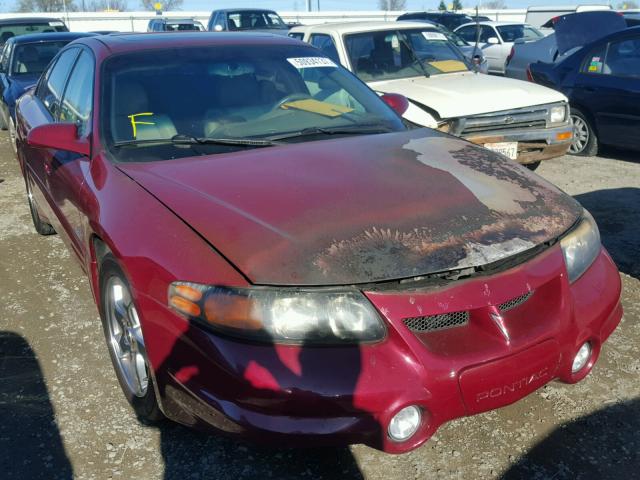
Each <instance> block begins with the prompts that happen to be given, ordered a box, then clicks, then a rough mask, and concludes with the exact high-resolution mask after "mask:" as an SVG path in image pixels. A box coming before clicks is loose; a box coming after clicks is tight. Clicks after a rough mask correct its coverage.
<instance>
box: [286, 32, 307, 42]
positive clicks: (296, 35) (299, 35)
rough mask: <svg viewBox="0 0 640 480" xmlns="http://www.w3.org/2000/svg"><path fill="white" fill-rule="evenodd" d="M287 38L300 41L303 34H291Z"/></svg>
mask: <svg viewBox="0 0 640 480" xmlns="http://www.w3.org/2000/svg"><path fill="white" fill-rule="evenodd" d="M289 36H290V37H291V38H295V39H296V40H302V39H303V38H304V33H302V32H293V33H290V34H289Z"/></svg>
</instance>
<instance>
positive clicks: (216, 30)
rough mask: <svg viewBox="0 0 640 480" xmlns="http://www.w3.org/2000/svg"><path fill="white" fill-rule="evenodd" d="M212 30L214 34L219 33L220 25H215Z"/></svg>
mask: <svg viewBox="0 0 640 480" xmlns="http://www.w3.org/2000/svg"><path fill="white" fill-rule="evenodd" d="M213 30H214V31H215V32H221V31H222V25H216V26H215V27H213Z"/></svg>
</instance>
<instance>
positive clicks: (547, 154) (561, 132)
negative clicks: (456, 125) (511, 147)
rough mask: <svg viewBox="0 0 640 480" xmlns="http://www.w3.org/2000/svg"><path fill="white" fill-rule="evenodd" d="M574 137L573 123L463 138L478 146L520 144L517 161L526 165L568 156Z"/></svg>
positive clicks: (477, 134) (494, 132)
mask: <svg viewBox="0 0 640 480" xmlns="http://www.w3.org/2000/svg"><path fill="white" fill-rule="evenodd" d="M572 137H573V125H571V123H568V124H566V125H562V126H559V127H550V128H523V129H513V130H510V129H505V130H497V131H492V132H490V133H482V132H481V133H475V134H470V135H463V138H466V139H467V140H469V141H470V142H473V143H476V144H478V145H485V144H487V143H502V142H518V158H517V159H516V161H517V162H518V163H521V164H524V165H526V164H529V163H535V162H540V161H542V160H549V159H551V158H556V157H560V156H562V155H564V154H566V153H567V151H568V150H569V147H570V146H571V139H572Z"/></svg>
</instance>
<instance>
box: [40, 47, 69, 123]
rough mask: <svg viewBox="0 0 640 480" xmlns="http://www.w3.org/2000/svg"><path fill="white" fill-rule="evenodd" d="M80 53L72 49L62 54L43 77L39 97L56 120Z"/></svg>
mask: <svg viewBox="0 0 640 480" xmlns="http://www.w3.org/2000/svg"><path fill="white" fill-rule="evenodd" d="M78 51H79V49H78V48H71V49H69V50H65V51H64V52H62V54H61V55H60V56H59V57H58V60H57V61H56V63H55V64H54V65H53V66H52V67H51V68H50V69H49V71H48V72H45V74H44V75H43V77H45V80H44V82H43V84H42V85H41V86H40V87H39V88H38V93H37V95H38V97H39V98H40V100H42V103H44V106H45V107H47V110H49V112H50V113H51V116H52V117H53V118H54V119H57V118H58V110H59V107H60V99H61V98H62V93H63V91H64V86H65V83H66V82H67V77H68V76H69V71H71V67H72V66H73V62H74V61H75V59H76V57H77V56H78Z"/></svg>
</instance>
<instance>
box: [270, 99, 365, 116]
mask: <svg viewBox="0 0 640 480" xmlns="http://www.w3.org/2000/svg"><path fill="white" fill-rule="evenodd" d="M280 108H282V109H284V110H287V109H289V108H293V109H294V110H304V111H305V112H312V113H317V114H319V115H324V116H325V117H339V116H340V115H343V114H345V113H349V112H353V108H349V107H345V106H344V105H336V104H335V103H328V102H321V101H319V100H315V99H313V98H308V99H306V100H296V101H294V102H287V103H284V104H282V106H281V107H280Z"/></svg>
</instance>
